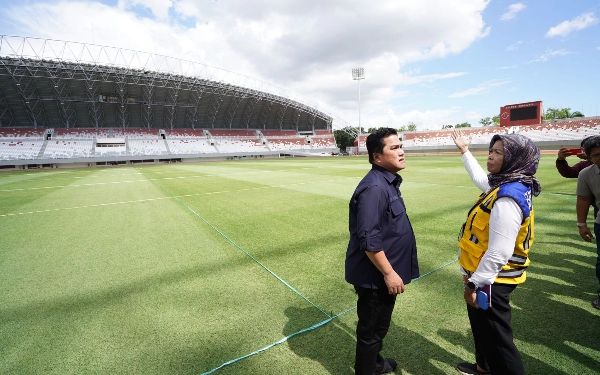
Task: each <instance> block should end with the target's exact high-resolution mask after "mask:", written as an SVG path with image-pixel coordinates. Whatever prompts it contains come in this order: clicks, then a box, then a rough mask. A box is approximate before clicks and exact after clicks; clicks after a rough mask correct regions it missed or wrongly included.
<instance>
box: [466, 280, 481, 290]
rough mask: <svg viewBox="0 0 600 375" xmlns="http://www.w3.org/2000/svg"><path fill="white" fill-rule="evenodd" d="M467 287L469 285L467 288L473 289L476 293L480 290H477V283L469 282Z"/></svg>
mask: <svg viewBox="0 0 600 375" xmlns="http://www.w3.org/2000/svg"><path fill="white" fill-rule="evenodd" d="M466 285H467V288H469V289H471V290H472V291H473V292H476V291H477V289H479V288H477V285H475V283H474V282H472V281H468V282H467V284H466Z"/></svg>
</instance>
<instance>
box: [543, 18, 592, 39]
mask: <svg viewBox="0 0 600 375" xmlns="http://www.w3.org/2000/svg"><path fill="white" fill-rule="evenodd" d="M596 23H598V19H597V18H596V15H595V14H594V13H592V12H588V13H583V14H581V15H579V16H577V17H575V18H573V19H572V20H570V21H563V22H561V23H559V24H558V25H556V26H554V27H551V28H550V29H549V30H548V32H547V33H546V38H551V37H555V36H567V35H569V34H570V33H571V32H573V31H578V30H583V29H585V28H587V27H590V26H592V25H595V24H596Z"/></svg>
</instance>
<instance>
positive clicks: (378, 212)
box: [356, 185, 388, 251]
mask: <svg viewBox="0 0 600 375" xmlns="http://www.w3.org/2000/svg"><path fill="white" fill-rule="evenodd" d="M387 201H388V199H387V197H386V194H385V192H384V191H383V189H382V188H381V187H380V186H378V185H371V186H369V187H367V188H366V189H365V190H364V191H363V192H362V193H361V194H360V196H359V197H358V202H357V225H356V229H357V232H356V233H357V237H358V240H359V241H360V249H361V250H362V251H380V250H383V241H382V238H381V230H382V222H381V221H382V213H383V212H385V211H386V210H387Z"/></svg>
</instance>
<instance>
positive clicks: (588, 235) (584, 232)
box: [578, 225, 594, 242]
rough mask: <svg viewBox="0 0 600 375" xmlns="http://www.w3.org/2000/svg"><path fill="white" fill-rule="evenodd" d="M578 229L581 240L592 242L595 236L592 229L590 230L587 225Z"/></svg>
mask: <svg viewBox="0 0 600 375" xmlns="http://www.w3.org/2000/svg"><path fill="white" fill-rule="evenodd" d="M578 228H579V235H580V236H581V238H583V240H584V241H587V242H592V239H593V238H594V235H593V234H592V231H591V230H590V228H588V226H587V225H586V226H583V227H578Z"/></svg>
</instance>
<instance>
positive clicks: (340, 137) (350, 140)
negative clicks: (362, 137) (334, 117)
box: [333, 128, 356, 151]
mask: <svg viewBox="0 0 600 375" xmlns="http://www.w3.org/2000/svg"><path fill="white" fill-rule="evenodd" d="M352 130H354V132H356V129H354V128H344V129H341V130H334V131H333V137H334V138H335V143H336V145H337V146H338V148H339V149H340V151H345V150H346V147H353V146H354V137H353V136H351V135H350V134H354V132H353V131H352Z"/></svg>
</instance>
